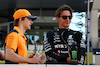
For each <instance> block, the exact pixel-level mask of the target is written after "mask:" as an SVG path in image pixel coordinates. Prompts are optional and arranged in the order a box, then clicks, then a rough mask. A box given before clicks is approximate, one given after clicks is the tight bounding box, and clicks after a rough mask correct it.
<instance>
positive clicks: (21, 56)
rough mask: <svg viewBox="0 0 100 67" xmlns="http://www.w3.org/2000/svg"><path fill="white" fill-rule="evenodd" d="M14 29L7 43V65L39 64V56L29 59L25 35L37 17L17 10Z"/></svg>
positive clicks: (24, 10) (22, 10) (25, 11)
mask: <svg viewBox="0 0 100 67" xmlns="http://www.w3.org/2000/svg"><path fill="white" fill-rule="evenodd" d="M13 17H14V20H15V26H14V29H13V30H12V31H11V32H10V33H9V34H8V35H7V37H6V40H5V43H6V46H5V59H6V60H5V63H6V64H27V63H39V62H40V61H41V59H40V58H39V55H38V54H37V55H35V56H33V57H32V58H27V42H26V40H27V39H26V37H25V35H24V33H25V32H26V30H30V29H31V25H32V24H33V22H32V19H33V20H35V19H36V18H37V16H32V15H31V14H30V12H29V11H28V10H26V9H19V10H17V11H16V12H15V13H14V15H13Z"/></svg>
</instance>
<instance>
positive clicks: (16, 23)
mask: <svg viewBox="0 0 100 67" xmlns="http://www.w3.org/2000/svg"><path fill="white" fill-rule="evenodd" d="M24 19H25V17H22V18H21V20H24ZM18 22H19V19H16V20H15V24H14V25H15V26H18Z"/></svg>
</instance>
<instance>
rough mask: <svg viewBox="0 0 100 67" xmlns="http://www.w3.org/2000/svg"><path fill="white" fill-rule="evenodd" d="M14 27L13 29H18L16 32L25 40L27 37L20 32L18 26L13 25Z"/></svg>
mask: <svg viewBox="0 0 100 67" xmlns="http://www.w3.org/2000/svg"><path fill="white" fill-rule="evenodd" d="M14 29H15V30H16V31H18V33H19V34H20V35H21V36H22V37H23V38H24V39H25V40H26V39H27V38H26V37H25V35H24V34H23V33H22V31H21V30H20V28H19V27H17V26H14Z"/></svg>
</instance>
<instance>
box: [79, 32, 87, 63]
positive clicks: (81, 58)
mask: <svg viewBox="0 0 100 67" xmlns="http://www.w3.org/2000/svg"><path fill="white" fill-rule="evenodd" d="M77 36H78V37H79V38H78V40H77V41H78V51H79V54H78V55H79V57H78V60H79V61H80V62H81V64H84V60H85V52H86V46H85V42H84V40H83V38H82V33H80V32H79V33H78V35H77Z"/></svg>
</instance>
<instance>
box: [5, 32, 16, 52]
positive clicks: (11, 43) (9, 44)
mask: <svg viewBox="0 0 100 67" xmlns="http://www.w3.org/2000/svg"><path fill="white" fill-rule="evenodd" d="M17 35H18V34H17V33H15V32H12V33H10V34H8V36H7V38H6V41H5V43H6V47H5V49H7V48H12V49H13V50H14V52H16V49H17V46H18V36H17Z"/></svg>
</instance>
